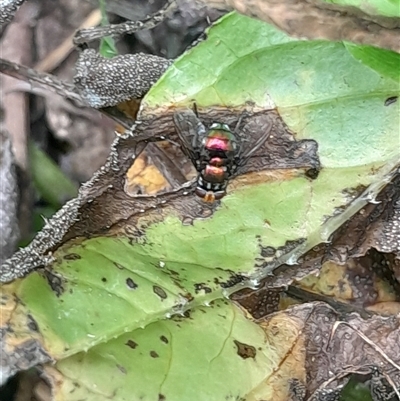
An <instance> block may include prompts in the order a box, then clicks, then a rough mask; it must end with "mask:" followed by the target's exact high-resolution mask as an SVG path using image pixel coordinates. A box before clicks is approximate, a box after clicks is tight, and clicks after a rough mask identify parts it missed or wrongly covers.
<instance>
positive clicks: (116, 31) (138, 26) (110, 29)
mask: <svg viewBox="0 0 400 401" xmlns="http://www.w3.org/2000/svg"><path fill="white" fill-rule="evenodd" d="M175 8H177V5H176V1H175V0H167V1H166V3H165V4H164V6H163V7H162V8H161V9H160V10H158V11H157V12H156V13H154V14H152V15H149V16H148V17H146V18H145V19H143V20H141V21H127V22H123V23H121V24H112V25H108V26H101V27H94V28H89V29H81V30H79V31H78V32H77V33H76V35H75V37H74V44H75V45H77V46H78V45H82V44H85V43H88V42H91V41H93V40H96V39H101V38H104V37H105V36H120V35H124V34H129V33H134V32H137V31H141V30H144V29H152V28H154V27H155V26H157V25H158V24H159V23H161V22H162V21H164V20H165V18H166V14H167V13H168V12H169V11H171V10H173V9H175Z"/></svg>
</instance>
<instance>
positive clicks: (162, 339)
mask: <svg viewBox="0 0 400 401" xmlns="http://www.w3.org/2000/svg"><path fill="white" fill-rule="evenodd" d="M160 340H161V341H162V342H163V343H165V344H168V342H169V341H168V338H167V337H165V336H161V337H160Z"/></svg>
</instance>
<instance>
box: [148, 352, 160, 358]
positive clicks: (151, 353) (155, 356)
mask: <svg viewBox="0 0 400 401" xmlns="http://www.w3.org/2000/svg"><path fill="white" fill-rule="evenodd" d="M150 356H151V357H152V358H159V355H158V354H157V352H156V351H150Z"/></svg>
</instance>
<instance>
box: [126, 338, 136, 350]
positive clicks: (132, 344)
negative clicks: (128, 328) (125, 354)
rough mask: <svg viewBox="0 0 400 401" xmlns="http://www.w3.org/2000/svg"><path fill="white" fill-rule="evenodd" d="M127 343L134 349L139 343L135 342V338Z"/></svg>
mask: <svg viewBox="0 0 400 401" xmlns="http://www.w3.org/2000/svg"><path fill="white" fill-rule="evenodd" d="M125 345H127V346H128V347H130V348H132V349H135V348H136V347H137V346H138V345H137V343H135V341H133V340H128V341H127V342H126V343H125Z"/></svg>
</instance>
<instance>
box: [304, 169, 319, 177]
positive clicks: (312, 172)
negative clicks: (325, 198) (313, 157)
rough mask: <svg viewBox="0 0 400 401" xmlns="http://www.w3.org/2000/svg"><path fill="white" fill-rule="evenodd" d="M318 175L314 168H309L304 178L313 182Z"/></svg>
mask: <svg viewBox="0 0 400 401" xmlns="http://www.w3.org/2000/svg"><path fill="white" fill-rule="evenodd" d="M318 174H319V170H318V169H316V168H309V169H308V170H307V171H306V176H307V177H308V178H311V179H312V180H315V179H316V178H317V177H318Z"/></svg>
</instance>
